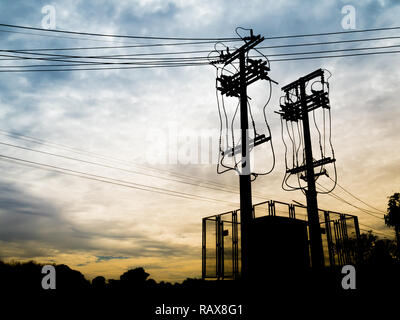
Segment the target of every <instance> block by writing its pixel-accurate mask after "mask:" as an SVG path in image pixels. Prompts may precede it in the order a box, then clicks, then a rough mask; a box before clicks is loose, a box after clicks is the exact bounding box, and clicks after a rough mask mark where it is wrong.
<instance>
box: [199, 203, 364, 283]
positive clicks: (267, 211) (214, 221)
mask: <svg viewBox="0 0 400 320" xmlns="http://www.w3.org/2000/svg"><path fill="white" fill-rule="evenodd" d="M252 213H253V221H258V220H259V221H261V219H259V218H262V217H266V216H271V217H284V218H287V220H286V221H287V222H289V223H291V222H303V225H305V226H306V237H307V238H308V240H309V232H308V223H307V208H306V207H303V206H299V205H295V204H289V203H284V202H280V201H273V200H270V201H265V202H261V203H258V204H255V205H253V211H252ZM257 219H258V220H257ZM319 220H320V226H321V235H322V244H323V250H324V264H325V266H341V265H345V264H355V263H356V262H357V261H358V259H359V256H358V251H357V243H358V239H359V237H360V231H359V226H358V219H357V216H353V215H349V214H344V213H339V212H334V211H324V210H319ZM202 231H203V239H202V242H203V243H202V277H203V279H236V278H238V277H239V276H240V272H241V255H240V253H241V249H240V243H241V241H240V210H234V211H229V212H225V213H222V214H218V215H215V216H210V217H206V218H203V227H202ZM273 237H274V236H273ZM269 239H271V238H269ZM272 242H273V239H272ZM306 243H307V244H306V246H308V248H307V251H308V252H307V259H308V261H307V264H308V266H311V259H310V254H311V250H310V245H309V241H306ZM272 245H273V244H272ZM263 258H265V257H263ZM264 260H265V259H264Z"/></svg>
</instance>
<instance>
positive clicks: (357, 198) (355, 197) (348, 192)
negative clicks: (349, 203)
mask: <svg viewBox="0 0 400 320" xmlns="http://www.w3.org/2000/svg"><path fill="white" fill-rule="evenodd" d="M328 178H329V179H331V178H330V177H328ZM331 180H332V179H331ZM336 184H337V185H338V186H339V187H340V188H341V189H342V190H343V191H344V192H346V193H347V194H349V195H350V196H352V197H353V198H354V199H356V200H358V201H360V202H362V203H363V204H365V205H366V206H368V207H370V208H371V209H373V210H376V211H379V212H381V213H385V214H386V212H385V211H382V210H379V209H377V208H375V207H373V206H371V205H369V204H368V203H366V202H365V201H363V200H361V199H360V198H359V197H357V196H355V195H354V194H352V193H351V192H350V191H348V190H346V189H345V188H344V187H342V186H341V185H340V184H339V183H336Z"/></svg>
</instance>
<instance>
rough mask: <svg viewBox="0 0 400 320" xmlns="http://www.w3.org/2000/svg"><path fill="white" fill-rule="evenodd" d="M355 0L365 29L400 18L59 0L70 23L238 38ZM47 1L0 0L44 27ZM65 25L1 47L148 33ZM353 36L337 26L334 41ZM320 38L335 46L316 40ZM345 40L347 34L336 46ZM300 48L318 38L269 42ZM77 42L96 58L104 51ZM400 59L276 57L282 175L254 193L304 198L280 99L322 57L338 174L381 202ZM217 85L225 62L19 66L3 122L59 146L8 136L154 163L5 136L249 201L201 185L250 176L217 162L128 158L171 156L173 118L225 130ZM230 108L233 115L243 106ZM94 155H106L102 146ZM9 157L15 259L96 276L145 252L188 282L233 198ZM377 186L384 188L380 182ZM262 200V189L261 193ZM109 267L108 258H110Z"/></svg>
mask: <svg viewBox="0 0 400 320" xmlns="http://www.w3.org/2000/svg"><path fill="white" fill-rule="evenodd" d="M348 3H350V4H353V5H354V6H355V8H356V12H357V28H364V27H365V28H374V27H380V26H390V25H396V21H397V20H396V19H397V17H398V11H399V10H400V6H399V5H398V3H397V2H396V1H380V2H377V1H365V2H359V1H357V2H356V1H353V2H352V1H350V2H349V1H324V2H318V3H316V2H315V1H297V2H296V1H261V0H260V1H251V2H243V1H227V0H225V1H217V2H216V1H183V0H177V1H172V0H171V1H158V0H151V1H144V0H141V1H100V2H99V1H77V0H76V1H68V2H65V1H64V2H62V1H53V4H54V5H55V7H56V11H57V28H59V29H66V30H75V31H87V32H99V33H101V32H104V33H115V34H136V35H162V36H180V37H184V36H189V37H192V36H196V37H215V36H224V37H230V36H235V32H234V30H235V28H236V27H237V26H243V27H252V28H254V30H255V32H256V33H261V34H263V35H264V36H266V37H269V36H275V35H285V34H300V33H315V32H330V31H341V30H342V29H341V25H340V20H341V18H342V14H341V12H340V9H341V7H342V6H343V5H344V4H348ZM45 4H48V3H47V1H36V2H26V1H12V2H10V3H8V2H7V3H6V2H1V3H0V17H1V20H2V21H6V22H8V23H14V24H21V25H27V26H34V27H40V21H41V19H42V16H43V15H42V14H41V11H40V10H41V7H42V6H43V5H45ZM1 29H2V30H3V31H7V30H8V29H7V30H6V28H1ZM8 31H9V30H8ZM19 31H21V32H25V31H26V32H28V31H27V30H19ZM32 33H35V32H32ZM380 34H383V33H380ZM64 36H66V37H63V38H61V37H60V35H52V34H48V35H47V36H36V35H33V34H25V33H9V32H1V30H0V39H1V41H2V43H3V48H10V49H24V48H25V49H30V48H66V47H89V46H110V47H113V46H116V45H122V44H134V43H138V42H139V43H143V42H144V41H143V40H133V39H111V38H94V37H78V36H75V35H64ZM349 37H350V36H349V35H338V36H337V37H335V39H336V40H340V39H348V38H349ZM77 38H81V39H77ZM330 39H331V38H330ZM325 40H326V37H322V36H321V37H314V38H312V39H311V38H299V39H297V38H296V39H291V40H289V39H284V40H280V41H278V40H268V39H267V40H265V42H264V44H263V45H265V46H270V45H277V44H287V43H297V44H298V43H303V42H318V41H325ZM158 42H159V41H158ZM384 43H388V44H395V43H396V42H395V41H392V42H384ZM354 46H357V45H354ZM360 46H361V44H360ZM363 46H366V44H363ZM212 47H213V44H210V45H208V44H207V45H197V46H188V47H187V48H186V47H185V46H175V47H163V46H161V47H155V48H145V49H132V48H131V49H109V50H104V51H101V52H102V54H104V55H108V54H117V53H116V51H117V52H118V54H131V53H149V52H164V51H165V52H174V51H182V50H204V49H206V50H208V49H212ZM184 48H185V49H184ZM314 48H315V50H318V49H322V47H318V46H315V47H314ZM340 48H344V46H341V45H339V44H338V45H335V46H330V47H329V49H340ZM324 49H326V47H324ZM303 50H307V47H305V48H302V47H297V48H292V49H290V48H277V49H266V50H265V52H266V53H267V54H269V55H271V54H278V53H293V52H298V51H303ZM59 53H60V52H59ZM78 53H85V54H87V55H90V54H97V53H98V51H95V50H92V51H89V50H88V51H82V52H81V51H79V52H78ZM397 59H398V56H396V55H385V56H378V55H377V56H371V57H364V58H362V57H355V58H344V59H326V60H325V59H321V60H304V61H292V62H272V63H271V72H270V76H271V77H272V78H273V79H274V80H276V81H278V82H279V86H274V90H273V95H272V99H271V103H270V105H269V106H268V108H267V117H268V120H269V121H270V122H269V123H270V126H271V129H272V134H273V141H274V146H275V151H276V160H277V162H276V168H275V171H274V172H273V173H272V174H271V175H269V176H267V177H259V178H258V179H257V180H256V181H255V182H254V183H253V190H254V191H255V192H257V193H261V194H263V195H264V196H265V197H267V198H270V199H277V200H283V201H291V200H292V199H296V200H298V201H301V202H304V199H303V196H302V194H300V193H299V194H296V193H285V192H283V191H282V190H281V182H282V175H283V170H284V164H283V162H284V153H283V150H284V146H283V144H282V142H281V141H280V122H279V118H278V117H277V116H276V114H275V113H274V111H275V110H277V108H278V99H279V96H280V94H281V92H280V87H281V86H283V85H285V84H287V83H289V82H291V81H293V80H295V79H297V78H298V77H300V76H302V75H304V74H306V73H308V72H311V71H313V70H314V69H317V68H320V67H325V68H327V69H329V70H330V71H332V73H333V77H332V78H331V79H330V83H331V91H330V98H331V105H332V121H333V137H332V138H333V143H334V147H335V151H336V156H337V165H338V174H339V179H340V180H339V181H340V183H341V184H342V185H343V186H345V187H347V188H348V189H350V190H354V192H355V193H356V194H358V195H361V196H360V197H361V198H366V200H367V202H372V203H373V205H375V204H376V206H377V207H379V208H382V209H384V207H385V205H386V203H385V202H386V196H387V195H388V194H389V193H390V192H392V190H395V189H396V188H397V187H398V184H399V176H398V174H397V173H396V172H400V171H399V170H398V168H399V166H398V163H399V160H400V159H399V158H398V156H397V154H396V150H398V148H399V146H400V145H399V141H400V136H399V135H400V133H399V130H398V121H397V119H398V117H399V112H398V108H397V100H398V98H397V91H398V89H397V83H398V82H399V77H400V75H399V72H398V71H397V70H396V68H394V67H393V66H395V65H397ZM1 63H2V64H5V63H10V64H11V63H12V64H17V63H18V64H22V62H21V61H9V62H6V61H4V60H2V62H1ZM30 63H33V62H30ZM214 86H215V71H214V70H213V68H212V67H208V66H206V67H201V68H200V67H199V68H182V69H179V68H172V69H167V68H164V69H162V70H134V69H132V70H114V71H80V72H47V73H43V72H40V73H34V72H32V73H22V74H6V75H5V76H4V77H1V78H0V129H1V130H7V131H13V132H17V133H22V134H25V135H28V136H33V137H37V138H40V139H44V140H46V141H48V142H53V143H56V144H57V145H54V144H53V145H49V144H37V143H33V142H29V141H27V140H21V139H19V140H16V139H13V138H11V137H7V136H4V135H3V134H1V135H0V141H2V142H8V143H14V144H20V145H25V146H28V147H33V148H38V149H40V150H43V151H47V152H54V153H57V154H60V155H67V156H70V157H77V158H81V159H85V160H90V161H97V162H101V163H103V164H106V165H111V166H117V167H122V168H125V169H129V170H132V171H140V172H141V173H142V174H141V175H139V174H134V173H132V172H126V171H125V172H123V171H121V170H117V169H111V168H104V167H99V166H93V165H88V164H83V163H79V162H77V161H72V160H67V159H61V158H59V157H58V158H57V157H51V156H44V155H39V154H37V153H32V152H27V151H21V150H20V151H18V150H16V149H15V148H11V147H5V146H2V147H1V152H0V154H5V155H8V156H15V157H21V158H23V159H29V160H33V161H38V162H41V163H46V164H49V165H55V166H61V167H65V168H70V169H73V170H81V171H83V172H87V173H91V174H97V175H102V176H109V177H113V178H115V179H121V180H128V181H131V182H134V183H138V184H148V185H152V186H155V187H158V188H166V189H171V190H175V191H178V192H185V193H191V194H194V195H202V196H205V197H215V198H219V199H221V200H225V201H234V202H237V201H238V195H237V194H229V193H223V192H218V191H216V190H212V189H208V188H206V187H204V186H207V184H206V183H204V181H203V182H200V181H198V179H197V178H198V177H200V178H201V179H206V180H211V181H213V182H216V183H223V184H228V185H230V186H235V187H236V186H237V183H238V181H237V180H238V179H237V176H236V175H234V174H230V173H227V174H224V175H216V173H215V165H154V166H153V168H149V167H143V166H142V167H140V166H133V167H132V166H131V163H132V162H135V163H138V162H140V161H141V162H142V164H143V162H145V160H146V155H147V154H150V155H152V156H154V158H155V159H156V160H157V159H159V158H161V157H163V156H165V154H164V153H163V152H160V153H156V152H155V151H154V150H156V151H157V150H158V151H159V150H164V149H163V148H164V147H165V141H164V139H163V138H165V133H166V132H168V129H169V127H170V126H175V127H178V129H179V130H180V132H182V133H184V132H200V131H201V130H202V129H216V130H218V129H219V122H218V115H217V107H216V99H215V88H214ZM249 92H250V91H249ZM266 94H267V91H266V90H265V88H264V87H260V88H254V90H252V91H251V95H252V103H253V111H254V115H255V116H256V117H257V119H256V122H257V125H258V127H259V128H261V127H262V126H263V119H262V112H261V110H262V107H263V104H264V103H265V97H266ZM229 112H231V113H232V110H229ZM264 129H265V128H264ZM260 130H261V129H260ZM60 145H63V146H71V147H74V148H77V149H79V150H80V152H78V153H76V152H72V151H71V149H70V148H68V147H64V148H63V147H61V146H60ZM87 152H93V153H96V154H97V157H94V155H93V154H88V153H87ZM116 159H117V160H116ZM270 162H271V158H270V154H268V153H267V154H266V155H265V156H261V157H260V158H259V161H258V163H262V164H263V165H264V164H270ZM144 165H146V166H147V165H148V163H146V162H145V163H144ZM0 168H1V170H2V172H3V174H2V176H1V178H0V249H1V252H2V257H4V258H21V259H22V258H24V259H29V258H35V257H36V258H41V259H47V260H49V259H55V257H57V259H67V260H68V261H71V262H72V263H76V264H77V265H78V266H80V267H82V268H86V269H85V270H88V272H89V271H90V272H91V273H95V272H94V271H93V270H95V269H90V268H94V267H93V266H96V268H98V269H96V270H105V271H107V272H111V271H110V269H107V268H108V267H109V268H111V266H117V265H119V266H121V265H120V264H123V263H126V264H129V265H135V264H136V262H135V261H138V263H144V264H146V265H148V266H149V268H150V267H151V268H152V269H154V272H156V273H157V272H158V273H157V274H158V275H162V276H163V277H164V276H165V277H167V275H168V274H170V275H171V277H175V278H176V279H179V277H181V278H183V277H185V275H194V274H195V272H198V271H199V268H200V267H199V266H201V261H200V260H201V218H202V217H203V216H209V215H212V214H217V213H220V212H223V211H228V210H232V209H236V208H235V206H233V205H228V204H226V205H225V204H224V203H212V202H205V201H204V202H202V201H193V200H185V199H179V198H174V197H170V196H167V195H161V194H159V193H154V192H153V193H150V192H144V191H139V190H134V189H128V188H123V187H117V186H112V185H105V184H104V183H100V182H94V181H87V180H84V179H80V178H76V177H68V176H65V175H60V174H56V173H50V172H46V171H44V170H38V169H34V168H32V167H24V166H20V165H17V164H16V163H12V162H8V161H5V160H2V161H1V162H0ZM149 173H151V174H152V175H160V176H163V177H167V178H174V179H175V178H177V179H178V180H179V179H180V178H179V177H176V175H175V176H174V173H175V174H178V175H180V174H183V175H186V176H190V177H192V179H191V180H190V181H194V185H188V184H182V183H177V182H173V181H170V180H165V179H159V178H155V177H150V176H149V175H148V174H149ZM146 174H147V175H146ZM187 179H190V178H187ZM375 185H376V186H379V187H376V188H371V186H375ZM375 189H376V190H375ZM338 192H340V191H338ZM260 200H261V199H259V198H255V199H254V202H256V201H260ZM320 201H321V203H322V204H323V205H324V206H326V207H329V208H332V209H334V210H339V208H340V209H343V210H346V211H347V212H348V211H349V210H352V208H348V207H345V206H342V204H341V203H338V202H335V201H334V200H330V199H328V198H327V197H322V196H321V197H320ZM352 213H355V212H354V211H352ZM360 221H364V222H365V223H370V224H374V223H376V224H377V222H376V221H374V220H370V218H368V217H365V216H361V217H360ZM128 257H129V259H128ZM125 258H127V259H125ZM131 260H132V261H131ZM57 261H59V260H57ZM96 261H101V262H102V263H95V262H96ZM106 264H107V266H108V267H107V268H106V267H105V265H106ZM124 265H125V264H124ZM103 267H104V268H105V269H101V268H103ZM179 268H181V269H180V270H178V269H179ZM118 270H120V269H118ZM177 270H178V271H177Z"/></svg>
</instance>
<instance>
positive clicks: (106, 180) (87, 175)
mask: <svg viewBox="0 0 400 320" xmlns="http://www.w3.org/2000/svg"><path fill="white" fill-rule="evenodd" d="M0 158H2V159H4V160H7V161H13V162H15V163H19V164H23V165H29V166H31V167H32V166H34V167H36V168H39V167H40V168H42V169H45V170H48V171H52V172H58V173H62V174H67V175H72V176H75V177H80V178H85V179H89V180H94V181H99V182H104V183H109V184H113V185H119V186H124V187H129V188H133V189H137V190H142V191H149V192H156V193H159V194H164V195H170V196H176V197H180V198H186V199H192V200H193V199H194V200H202V201H213V202H215V201H216V202H223V203H228V204H231V205H235V206H236V205H237V203H234V202H230V201H225V200H220V199H215V198H209V197H204V196H200V195H196V194H190V193H186V192H180V191H176V190H170V189H166V188H160V187H154V186H148V185H144V184H140V183H135V182H130V181H125V180H120V179H114V178H109V177H105V176H101V175H96V174H91V173H86V172H81V171H77V170H72V169H67V168H62V167H59V166H53V165H49V164H45V163H40V162H36V161H31V160H26V159H22V158H17V157H10V156H6V155H3V154H0Z"/></svg>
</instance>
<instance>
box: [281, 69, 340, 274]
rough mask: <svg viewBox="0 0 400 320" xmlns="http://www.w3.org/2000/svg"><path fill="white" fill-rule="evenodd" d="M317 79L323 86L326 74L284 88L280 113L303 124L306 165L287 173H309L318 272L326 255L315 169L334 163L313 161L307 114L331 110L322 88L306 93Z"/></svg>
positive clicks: (310, 215) (314, 258) (309, 203)
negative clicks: (293, 97) (283, 98)
mask: <svg viewBox="0 0 400 320" xmlns="http://www.w3.org/2000/svg"><path fill="white" fill-rule="evenodd" d="M316 78H319V79H318V80H319V81H320V82H321V83H322V84H324V72H323V70H322V69H318V70H316V71H314V72H312V73H310V74H308V75H306V76H304V77H301V78H299V79H298V80H296V81H294V82H292V83H290V84H288V85H286V86H284V87H282V91H284V92H285V95H286V102H285V104H281V110H280V111H279V112H278V113H279V114H280V115H281V117H282V118H283V119H284V120H286V121H295V122H297V121H299V120H301V121H302V124H303V141H304V153H305V155H304V157H305V164H304V165H300V166H297V167H294V168H292V169H288V170H287V173H289V174H299V173H301V172H305V173H306V175H305V176H303V177H302V178H303V179H304V180H305V181H306V182H307V189H306V190H305V193H306V198H307V216H308V227H309V235H310V246H311V263H312V267H313V268H315V269H318V268H322V267H323V266H324V252H323V247H322V237H321V228H320V224H319V214H318V202H317V190H316V186H315V179H316V177H318V175H320V174H321V173H315V172H314V168H315V167H318V166H322V165H325V164H328V163H331V162H334V161H335V159H331V158H329V157H324V158H322V159H320V160H318V161H314V160H313V151H312V145H311V135H310V124H309V118H308V112H310V111H313V110H315V109H317V108H319V107H322V108H330V106H329V97H328V93H327V92H324V90H323V88H322V90H318V91H317V90H312V91H311V93H310V94H307V92H306V85H307V83H308V82H309V81H311V80H313V79H316ZM292 96H295V97H296V99H295V100H294V102H292V101H293V99H292V98H291V97H292Z"/></svg>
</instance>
